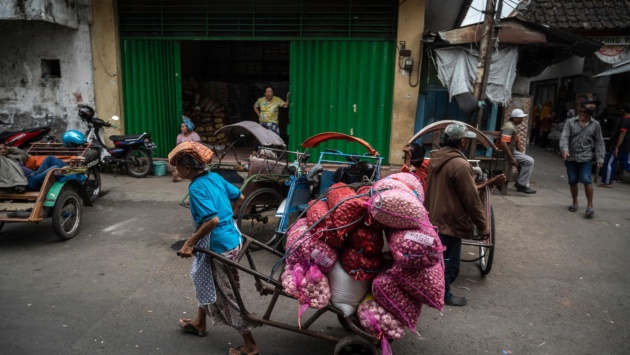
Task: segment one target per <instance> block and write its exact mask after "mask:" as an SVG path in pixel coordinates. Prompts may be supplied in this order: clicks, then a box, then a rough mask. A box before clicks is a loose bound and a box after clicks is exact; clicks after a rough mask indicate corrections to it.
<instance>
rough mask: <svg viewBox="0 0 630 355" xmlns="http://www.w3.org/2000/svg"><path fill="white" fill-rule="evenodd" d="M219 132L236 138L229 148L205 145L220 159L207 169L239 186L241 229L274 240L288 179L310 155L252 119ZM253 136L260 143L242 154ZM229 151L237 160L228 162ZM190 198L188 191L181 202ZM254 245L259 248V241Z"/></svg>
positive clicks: (249, 234) (223, 128)
mask: <svg viewBox="0 0 630 355" xmlns="http://www.w3.org/2000/svg"><path fill="white" fill-rule="evenodd" d="M218 134H230V135H232V136H233V137H234V138H235V139H234V140H233V141H232V143H231V144H230V145H229V146H228V147H224V146H216V145H206V146H208V147H209V148H210V149H212V150H213V151H214V152H215V157H216V158H217V162H214V163H211V164H209V165H208V166H207V167H206V169H207V170H208V171H212V172H215V173H217V174H219V175H221V176H223V177H224V178H225V179H226V180H227V181H229V182H230V183H232V184H233V185H235V186H237V187H239V188H240V190H241V193H242V194H243V196H245V200H244V201H243V203H242V204H241V206H240V207H239V208H238V210H237V211H235V214H234V218H235V220H236V223H237V226H238V227H239V229H240V230H241V232H242V233H243V234H246V235H248V236H250V237H251V238H254V239H256V240H258V241H260V242H262V243H263V244H269V243H272V242H273V241H274V240H275V229H276V226H277V225H278V222H279V220H280V216H278V215H277V210H278V207H280V204H281V203H282V200H283V199H284V196H286V194H287V192H288V191H289V185H290V183H289V180H290V179H291V177H292V176H293V175H294V170H295V168H296V166H303V165H304V162H305V159H307V158H308V157H307V156H305V155H304V153H301V152H292V151H288V150H287V149H286V145H285V143H284V141H283V140H282V138H280V136H278V135H277V134H275V133H274V132H271V131H269V130H268V129H266V128H264V127H262V126H261V125H260V124H258V123H255V122H252V121H242V122H238V123H235V124H231V125H227V126H224V127H222V128H220V129H219V130H217V131H216V132H215V135H218ZM250 137H253V138H255V139H256V140H257V141H258V143H259V146H258V147H256V148H255V151H254V152H252V153H251V154H249V155H248V156H247V157H239V156H238V151H237V149H236V147H237V145H238V144H239V143H240V142H242V141H244V140H246V139H248V138H250ZM228 154H233V155H234V161H233V162H230V163H225V162H224V160H225V157H226V156H227V155H228ZM292 161H293V163H290V162H292ZM243 175H245V177H243ZM187 199H188V194H186V195H185V196H184V198H183V199H182V200H181V201H180V205H182V206H185V207H188V204H187ZM252 248H253V249H258V247H257V245H256V244H253V245H252Z"/></svg>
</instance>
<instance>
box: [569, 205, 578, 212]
mask: <svg viewBox="0 0 630 355" xmlns="http://www.w3.org/2000/svg"><path fill="white" fill-rule="evenodd" d="M577 210H578V205H571V206H569V211H571V212H575V211H577Z"/></svg>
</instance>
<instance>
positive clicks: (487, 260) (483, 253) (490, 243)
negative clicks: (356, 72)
mask: <svg viewBox="0 0 630 355" xmlns="http://www.w3.org/2000/svg"><path fill="white" fill-rule="evenodd" d="M451 123H463V122H461V121H455V120H443V121H438V122H434V123H432V124H430V125H428V126H426V127H424V128H423V129H421V130H420V131H419V132H417V133H416V134H415V135H414V136H413V137H411V139H409V141H408V142H407V143H408V144H411V143H415V142H416V141H418V140H420V139H422V137H425V136H426V135H428V134H433V135H434V136H433V138H432V143H433V146H434V148H439V141H438V139H436V138H438V135H439V134H441V133H442V132H443V131H444V129H445V128H446V126H448V125H449V124H451ZM463 124H465V125H466V127H467V128H468V130H469V131H471V132H474V133H475V134H476V135H477V138H476V142H477V143H479V144H481V146H482V147H483V148H484V149H492V150H493V151H497V150H498V148H497V147H496V146H495V145H494V143H493V142H492V140H491V139H490V138H488V137H487V136H486V135H485V134H484V133H483V132H481V131H480V130H478V129H476V128H475V127H473V126H471V125H469V124H466V123H463ZM420 144H421V145H422V143H420ZM473 146H476V145H473ZM405 154H409V153H408V152H405ZM468 162H469V163H470V164H471V165H472V166H473V170H475V171H476V172H477V182H478V183H479V182H481V180H480V179H484V178H486V179H487V176H484V174H483V173H482V170H481V167H480V161H479V160H475V159H469V160H468ZM490 175H492V171H491V172H490ZM479 197H480V198H481V203H482V205H483V208H484V211H485V216H486V221H487V223H488V228H489V229H490V238H488V239H486V240H479V239H478V238H473V239H463V240H462V245H465V246H471V247H473V248H478V255H477V256H476V257H473V258H469V259H461V261H463V262H477V261H478V262H479V269H480V270H481V274H482V276H486V275H487V274H489V273H490V270H491V269H492V261H493V259H494V248H495V245H496V228H495V221H494V210H493V209H492V202H491V192H490V187H488V186H486V187H484V188H482V189H481V190H480V191H479ZM477 235H479V231H477V230H476V229H475V236H477Z"/></svg>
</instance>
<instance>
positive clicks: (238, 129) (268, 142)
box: [215, 121, 286, 147]
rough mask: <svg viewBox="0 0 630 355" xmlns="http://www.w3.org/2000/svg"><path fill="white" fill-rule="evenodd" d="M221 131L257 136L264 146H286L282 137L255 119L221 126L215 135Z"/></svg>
mask: <svg viewBox="0 0 630 355" xmlns="http://www.w3.org/2000/svg"><path fill="white" fill-rule="evenodd" d="M219 133H233V134H241V135H245V136H249V135H252V136H254V137H256V139H257V140H258V142H260V144H261V145H263V146H281V147H286V144H284V141H283V140H282V138H280V136H279V135H277V134H275V133H274V132H272V131H270V130H268V129H266V128H265V127H263V126H261V125H260V124H258V123H256V122H253V121H241V122H238V123H234V124H231V125H227V126H223V127H221V128H219V129H218V130H217V131H216V133H215V135H217V134H219Z"/></svg>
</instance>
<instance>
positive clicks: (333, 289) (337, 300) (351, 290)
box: [327, 262, 370, 317]
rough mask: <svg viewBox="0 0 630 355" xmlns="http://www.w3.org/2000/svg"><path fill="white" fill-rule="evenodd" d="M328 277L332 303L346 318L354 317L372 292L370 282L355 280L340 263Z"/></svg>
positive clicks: (336, 264) (337, 263)
mask: <svg viewBox="0 0 630 355" xmlns="http://www.w3.org/2000/svg"><path fill="white" fill-rule="evenodd" d="M327 276H328V282H329V284H330V294H331V296H330V303H332V304H333V305H334V306H336V307H337V308H339V309H340V310H341V311H342V312H343V314H344V315H345V316H346V317H347V316H350V315H353V314H354V312H355V311H356V310H357V307H358V306H359V303H360V302H361V300H362V299H363V297H364V296H365V294H366V293H368V291H369V290H370V281H361V280H355V279H354V278H352V276H350V275H349V274H348V273H347V272H346V271H345V270H344V269H343V267H341V264H340V263H339V262H336V263H335V266H334V267H333V269H332V271H331V272H329V273H328V274H327Z"/></svg>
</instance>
